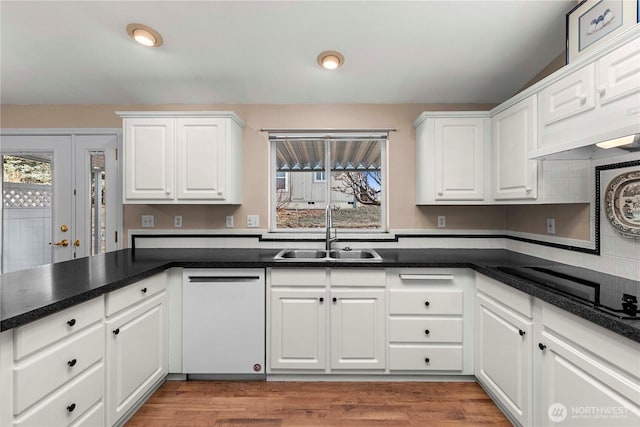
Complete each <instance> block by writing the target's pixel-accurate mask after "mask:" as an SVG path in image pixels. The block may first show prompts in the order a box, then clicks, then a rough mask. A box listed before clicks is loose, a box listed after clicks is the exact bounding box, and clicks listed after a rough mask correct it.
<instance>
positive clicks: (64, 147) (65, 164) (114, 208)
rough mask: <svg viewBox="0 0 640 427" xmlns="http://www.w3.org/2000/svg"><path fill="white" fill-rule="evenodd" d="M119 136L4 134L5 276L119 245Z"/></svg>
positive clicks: (105, 133) (1, 143)
mask: <svg viewBox="0 0 640 427" xmlns="http://www.w3.org/2000/svg"><path fill="white" fill-rule="evenodd" d="M119 141H120V132H119V130H113V131H112V130H104V131H103V130H100V131H96V132H92V131H84V130H81V131H78V132H75V131H57V130H55V131H29V130H18V131H7V130H3V131H2V136H1V139H0V155H1V157H2V162H1V165H2V169H3V180H2V195H3V203H2V239H1V241H2V246H1V252H2V272H3V273H7V272H10V271H16V270H22V269H25V268H31V267H35V266H38V265H43V264H48V263H51V262H60V261H66V260H69V259H72V258H78V257H84V256H91V255H96V254H99V253H104V252H108V251H112V250H116V249H118V248H120V247H121V244H120V242H119V240H121V239H119V238H118V235H119V234H121V223H122V212H121V190H120V178H119V173H118V170H119V167H118V161H117V148H118V144H119Z"/></svg>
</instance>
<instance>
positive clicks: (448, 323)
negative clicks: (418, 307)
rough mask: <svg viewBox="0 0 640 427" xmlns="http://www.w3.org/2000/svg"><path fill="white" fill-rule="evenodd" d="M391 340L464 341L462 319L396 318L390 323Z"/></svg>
mask: <svg viewBox="0 0 640 427" xmlns="http://www.w3.org/2000/svg"><path fill="white" fill-rule="evenodd" d="M389 341H391V342H447V343H448V342H451V343H460V342H462V319H461V318H460V319H434V318H429V317H423V318H417V319H416V318H395V319H391V321H390V324H389Z"/></svg>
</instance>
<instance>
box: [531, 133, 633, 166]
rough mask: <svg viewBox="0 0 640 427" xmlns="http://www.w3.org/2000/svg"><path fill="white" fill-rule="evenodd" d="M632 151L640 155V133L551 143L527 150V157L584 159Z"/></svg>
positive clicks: (539, 158)
mask: <svg viewBox="0 0 640 427" xmlns="http://www.w3.org/2000/svg"><path fill="white" fill-rule="evenodd" d="M618 144H622V145H618ZM632 152H637V153H638V154H639V155H640V134H635V135H627V136H624V137H617V138H607V139H599V138H598V139H595V141H593V140H592V141H585V140H582V141H574V142H573V143H566V144H557V145H552V146H549V147H543V148H539V149H537V150H533V151H531V152H529V158H530V159H536V160H586V159H599V158H602V157H611V156H618V155H622V154H628V153H632Z"/></svg>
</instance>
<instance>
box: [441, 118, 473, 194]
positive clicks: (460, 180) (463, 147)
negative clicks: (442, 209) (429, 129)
mask: <svg viewBox="0 0 640 427" xmlns="http://www.w3.org/2000/svg"><path fill="white" fill-rule="evenodd" d="M434 120H435V141H434V142H435V200H482V199H483V198H484V174H485V171H484V151H485V143H484V119H474V118H441V119H434Z"/></svg>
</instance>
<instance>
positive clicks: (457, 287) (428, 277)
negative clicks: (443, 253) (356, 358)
mask: <svg viewBox="0 0 640 427" xmlns="http://www.w3.org/2000/svg"><path fill="white" fill-rule="evenodd" d="M387 286H388V289H389V371H390V373H392V374H427V373H430V374H441V375H460V374H466V375H473V335H472V333H473V328H472V323H471V321H472V317H473V316H472V314H473V298H469V295H470V294H469V292H472V289H473V273H472V272H471V271H470V270H436V269H389V270H388V271H387Z"/></svg>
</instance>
